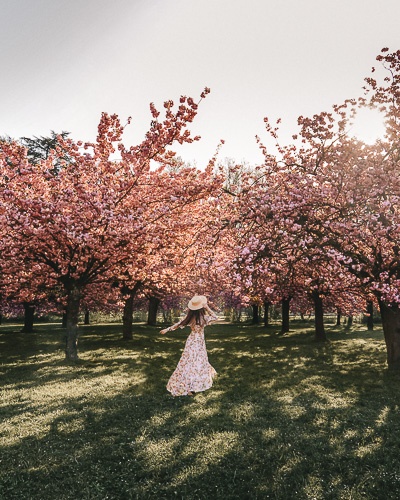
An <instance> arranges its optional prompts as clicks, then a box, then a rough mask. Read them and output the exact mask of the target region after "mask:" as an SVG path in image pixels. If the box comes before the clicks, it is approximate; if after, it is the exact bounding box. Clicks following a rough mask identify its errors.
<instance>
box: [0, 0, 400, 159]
mask: <svg viewBox="0 0 400 500" xmlns="http://www.w3.org/2000/svg"><path fill="white" fill-rule="evenodd" d="M399 19H400V1H399V0H379V1H378V0H330V1H327V0H258V1H257V0H0V47H1V50H0V68H1V76H0V135H5V134H8V135H10V136H12V137H14V138H18V137H21V136H34V135H36V136H40V135H49V133H50V130H55V131H57V132H59V131H61V130H66V131H69V132H71V135H72V137H73V138H76V139H81V140H93V139H94V138H95V136H96V132H97V124H98V121H99V118H100V115H101V112H102V111H107V112H109V113H117V114H118V115H119V116H120V118H121V120H122V121H123V122H125V120H126V118H127V117H128V116H132V117H133V121H132V124H131V125H130V127H129V129H128V132H127V133H126V141H125V142H126V143H128V144H131V143H135V142H138V141H139V140H141V138H142V137H143V134H144V132H145V131H146V130H147V128H148V126H149V124H150V120H151V116H150V113H149V110H148V109H149V108H148V106H149V103H150V102H151V101H154V102H155V104H156V106H158V107H159V108H162V103H163V102H164V101H165V100H168V99H173V100H175V101H178V100H179V96H180V95H181V94H184V95H188V96H192V97H194V98H195V99H197V97H198V96H199V94H200V93H201V91H202V90H203V88H204V87H205V86H208V87H210V88H211V94H210V95H209V96H208V97H207V99H206V100H205V101H203V102H202V103H201V106H200V108H199V115H198V117H197V118H196V121H195V122H194V124H193V127H192V130H193V131H194V134H199V135H201V136H202V140H201V141H200V143H197V144H192V145H190V146H185V147H184V148H181V149H179V151H178V152H179V154H180V155H181V156H182V157H183V158H184V159H185V160H186V161H190V162H194V161H196V163H197V165H198V166H199V167H202V166H204V164H205V163H206V162H207V160H208V159H209V158H210V157H211V156H212V155H213V153H214V151H215V148H216V146H217V144H218V142H219V140H220V139H225V141H226V143H225V146H224V147H223V149H222V150H221V153H220V158H221V159H223V158H225V157H229V158H233V159H235V160H236V161H242V160H244V161H247V162H249V163H257V162H260V161H261V158H262V157H261V154H260V152H259V150H258V147H257V144H256V142H255V139H254V136H255V135H256V134H258V135H260V136H261V137H262V138H264V139H265V138H266V134H265V131H264V124H263V117H264V116H269V117H270V118H271V119H273V120H275V119H276V118H278V117H281V118H282V119H283V121H284V133H286V136H287V137H289V136H290V135H291V134H293V133H295V132H296V119H297V116H299V115H307V116H309V115H312V114H314V113H317V112H320V111H323V110H330V108H331V105H332V104H334V103H340V102H342V101H343V100H344V99H345V98H350V97H356V96H358V95H360V93H361V87H362V85H363V79H364V77H366V76H369V74H370V69H371V67H372V66H374V65H375V64H376V61H375V57H376V55H377V54H378V53H379V52H380V50H381V48H382V47H386V46H387V47H389V48H390V50H397V49H399V48H400V29H399ZM367 122H368V123H365V120H364V127H363V129H364V135H363V137H366V138H367V139H369V138H371V137H372V136H373V135H374V134H376V132H377V125H376V123H373V122H372V121H371V120H367ZM359 133H360V134H361V132H359ZM366 134H368V135H366Z"/></svg>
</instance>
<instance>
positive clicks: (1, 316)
mask: <svg viewBox="0 0 400 500" xmlns="http://www.w3.org/2000/svg"><path fill="white" fill-rule="evenodd" d="M2 321H3V315H2V314H1V313H0V325H1V322H2Z"/></svg>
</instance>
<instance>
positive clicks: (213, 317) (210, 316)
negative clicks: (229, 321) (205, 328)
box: [204, 304, 218, 323]
mask: <svg viewBox="0 0 400 500" xmlns="http://www.w3.org/2000/svg"><path fill="white" fill-rule="evenodd" d="M204 309H205V310H206V312H207V313H208V323H209V322H211V321H218V316H217V315H216V313H215V312H214V311H212V310H211V309H210V308H209V306H208V304H207V305H206V306H205V307H204Z"/></svg>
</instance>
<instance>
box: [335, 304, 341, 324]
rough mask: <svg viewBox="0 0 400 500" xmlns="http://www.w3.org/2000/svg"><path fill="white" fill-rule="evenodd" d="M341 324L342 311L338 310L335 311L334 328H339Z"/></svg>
mask: <svg viewBox="0 0 400 500" xmlns="http://www.w3.org/2000/svg"><path fill="white" fill-rule="evenodd" d="M341 322H342V311H341V310H340V309H339V308H338V309H337V310H336V326H340V325H341Z"/></svg>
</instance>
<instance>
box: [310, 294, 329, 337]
mask: <svg viewBox="0 0 400 500" xmlns="http://www.w3.org/2000/svg"><path fill="white" fill-rule="evenodd" d="M312 299H313V301H314V314H315V340H326V333H325V328H324V304H323V302H322V298H321V295H320V294H319V292H318V290H313V292H312Z"/></svg>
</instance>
